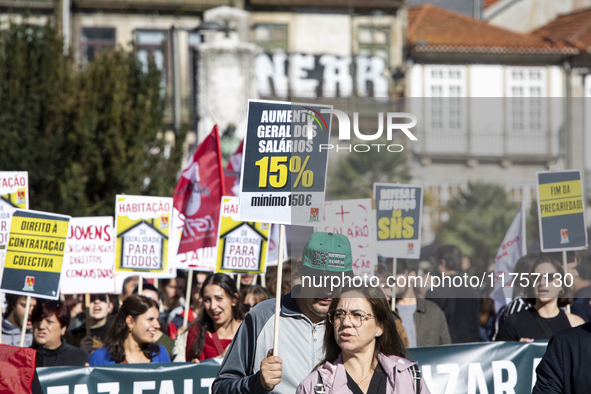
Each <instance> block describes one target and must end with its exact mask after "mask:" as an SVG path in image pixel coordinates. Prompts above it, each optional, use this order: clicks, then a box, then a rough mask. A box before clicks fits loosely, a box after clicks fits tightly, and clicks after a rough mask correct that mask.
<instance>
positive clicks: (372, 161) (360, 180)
mask: <svg viewBox="0 0 591 394" xmlns="http://www.w3.org/2000/svg"><path fill="white" fill-rule="evenodd" d="M366 142H367V141H361V140H354V139H352V140H351V141H350V145H352V146H353V145H355V144H363V143H366ZM372 144H382V146H381V147H380V151H379V152H378V151H377V148H376V147H375V146H372V147H371V150H370V151H369V152H353V151H352V152H350V153H349V152H347V151H342V150H340V151H339V152H338V153H336V152H335V151H331V152H330V153H329V158H330V155H332V154H337V155H338V159H337V160H336V164H335V165H329V166H328V178H327V182H326V191H327V193H328V195H329V196H330V197H332V198H333V199H335V200H344V199H352V198H371V197H372V196H373V184H374V183H376V182H382V183H405V182H408V181H409V180H410V175H409V168H408V156H407V154H406V153H405V152H404V151H402V152H389V151H387V150H386V146H388V145H391V144H392V141H387V140H386V139H385V138H382V139H379V140H376V141H372ZM347 145H349V141H348V142H347Z"/></svg>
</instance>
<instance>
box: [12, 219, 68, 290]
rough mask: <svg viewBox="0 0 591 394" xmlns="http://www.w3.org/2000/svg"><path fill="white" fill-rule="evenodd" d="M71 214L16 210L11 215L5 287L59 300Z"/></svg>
mask: <svg viewBox="0 0 591 394" xmlns="http://www.w3.org/2000/svg"><path fill="white" fill-rule="evenodd" d="M69 222H70V217H69V216H64V215H57V214H50V213H45V212H37V211H26V210H20V209H17V210H16V211H15V212H14V213H13V215H12V222H11V225H10V236H9V239H8V243H7V250H6V259H5V263H4V272H3V275H2V285H1V288H2V290H4V291H6V292H7V293H14V294H21V295H31V296H34V297H42V298H50V299H57V297H58V296H59V294H58V289H59V283H60V277H61V270H62V262H63V258H64V252H65V249H66V238H67V236H68V228H69Z"/></svg>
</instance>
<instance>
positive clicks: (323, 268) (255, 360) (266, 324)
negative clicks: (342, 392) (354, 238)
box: [212, 232, 353, 394]
mask: <svg viewBox="0 0 591 394" xmlns="http://www.w3.org/2000/svg"><path fill="white" fill-rule="evenodd" d="M352 267H353V264H352V254H351V244H350V243H349V240H348V239H347V237H345V236H344V235H340V234H332V233H323V232H318V233H314V234H312V235H311V236H310V238H309V239H308V241H307V242H306V245H305V246H304V250H303V253H302V261H300V262H298V264H297V272H298V274H299V275H303V276H323V275H326V276H338V277H339V278H342V276H343V275H345V276H352V275H353V269H352ZM305 282H306V283H310V282H309V281H308V280H307V279H306V280H305ZM317 282H318V281H317ZM328 282H329V284H330V280H329V281H328ZM307 286H308V287H307V288H305V289H303V288H302V286H301V285H297V286H294V287H293V288H292V289H291V292H290V293H289V294H287V295H285V296H283V297H281V311H280V318H279V337H280V338H279V344H280V345H279V349H278V350H279V354H278V356H272V348H273V333H274V328H275V321H274V314H275V300H274V299H272V300H267V301H263V302H261V303H259V304H258V305H257V306H255V307H254V308H253V309H252V310H251V311H250V313H249V314H248V315H246V317H245V319H244V321H243V323H242V325H241V326H240V328H239V329H238V332H237V333H236V336H235V337H234V340H233V341H232V344H231V345H230V347H229V349H228V353H227V355H226V358H225V359H224V362H223V363H222V366H221V367H220V370H219V372H218V375H217V377H216V379H215V381H214V383H213V386H212V392H213V394H226V393H228V394H238V393H261V394H263V393H265V394H266V393H269V392H272V393H278V394H287V393H290V394H293V393H294V392H295V390H296V388H297V387H298V385H299V384H300V382H301V381H302V380H304V378H305V377H306V376H308V375H309V374H310V372H312V370H313V369H314V367H315V366H316V365H317V364H318V363H319V362H320V361H322V359H323V357H324V350H323V344H324V331H325V326H324V319H325V317H326V313H327V312H328V308H329V306H330V302H331V298H330V296H331V292H330V288H328V289H326V288H310V286H309V285H307Z"/></svg>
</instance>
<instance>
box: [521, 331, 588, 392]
mask: <svg viewBox="0 0 591 394" xmlns="http://www.w3.org/2000/svg"><path fill="white" fill-rule="evenodd" d="M590 355H591V323H586V324H582V325H580V326H577V327H573V328H568V329H566V330H562V331H559V332H557V333H556V334H554V335H553V336H552V338H550V342H548V348H547V349H546V354H544V358H542V361H541V362H540V364H539V365H538V368H537V369H536V374H537V379H536V385H535V386H534V389H533V391H532V394H589V393H591V374H590V373H589V371H591V357H590Z"/></svg>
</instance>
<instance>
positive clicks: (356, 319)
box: [328, 309, 375, 328]
mask: <svg viewBox="0 0 591 394" xmlns="http://www.w3.org/2000/svg"><path fill="white" fill-rule="evenodd" d="M347 316H349V320H350V322H351V325H352V326H353V327H355V328H358V327H361V325H362V324H363V322H365V321H367V320H369V319H375V316H374V315H372V314H371V313H367V312H364V311H362V310H358V309H355V310H352V311H346V310H344V309H332V310H330V311H328V321H329V322H330V324H332V325H334V326H340V325H341V324H343V321H345V318H346V317H347Z"/></svg>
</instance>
